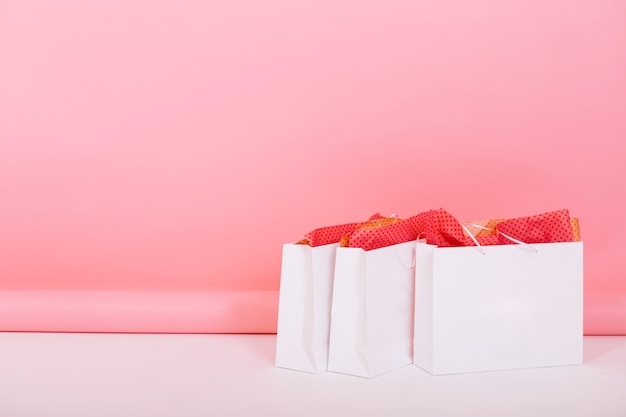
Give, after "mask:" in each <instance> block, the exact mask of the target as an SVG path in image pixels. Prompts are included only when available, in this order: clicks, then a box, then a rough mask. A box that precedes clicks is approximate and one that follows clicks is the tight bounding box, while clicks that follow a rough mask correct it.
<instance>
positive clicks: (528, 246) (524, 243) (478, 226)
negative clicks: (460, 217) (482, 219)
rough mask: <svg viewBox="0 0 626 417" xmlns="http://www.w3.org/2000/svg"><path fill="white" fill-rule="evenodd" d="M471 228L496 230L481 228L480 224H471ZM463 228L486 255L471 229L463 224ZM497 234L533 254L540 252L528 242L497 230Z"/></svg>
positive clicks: (487, 228) (486, 228)
mask: <svg viewBox="0 0 626 417" xmlns="http://www.w3.org/2000/svg"><path fill="white" fill-rule="evenodd" d="M470 226H472V227H476V228H477V229H482V230H489V231H492V232H493V230H494V229H490V228H489V227H484V226H480V225H478V224H473V223H470ZM461 227H463V230H465V231H466V232H467V234H468V235H469V236H470V237H471V238H472V240H473V241H474V243H476V246H478V247H479V250H480V251H481V253H482V254H483V255H484V254H485V251H484V249H483V247H482V246H480V244H479V243H478V240H476V237H475V236H474V235H473V234H472V232H470V231H469V229H468V228H467V227H465V225H463V224H462V225H461ZM496 232H497V233H498V234H500V235H502V236H504V237H505V238H507V239H509V240H510V241H511V242H515V243H517V244H518V245H522V246H524V247H526V248H528V249H530V250H532V251H533V252H539V251H538V250H537V248H535V247H534V246H532V245H529V244H528V243H526V242H522V241H521V240H517V239H515V238H513V237H511V236H509V235H507V234H506V233H502V232H501V231H499V230H496Z"/></svg>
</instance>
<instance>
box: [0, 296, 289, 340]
mask: <svg viewBox="0 0 626 417" xmlns="http://www.w3.org/2000/svg"><path fill="white" fill-rule="evenodd" d="M277 314H278V292H277V291H127V290H117V291H116V290H106V291H100V290H48V291H46V290H0V331H33V332H98V333H99V332H114V333H276V322H277Z"/></svg>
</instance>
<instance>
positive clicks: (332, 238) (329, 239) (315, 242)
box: [297, 213, 383, 247]
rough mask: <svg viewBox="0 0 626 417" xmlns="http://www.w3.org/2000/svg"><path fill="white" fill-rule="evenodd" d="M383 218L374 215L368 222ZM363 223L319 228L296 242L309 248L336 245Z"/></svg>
mask: <svg viewBox="0 0 626 417" xmlns="http://www.w3.org/2000/svg"><path fill="white" fill-rule="evenodd" d="M381 218H383V217H382V216H381V215H380V214H378V213H376V214H374V215H372V216H371V217H370V218H369V219H368V222H370V221H374V220H378V219H381ZM364 223H365V222H358V223H346V224H339V225H334V226H326V227H320V228H318V229H314V230H312V231H310V232H309V233H307V234H305V235H304V239H302V240H301V241H299V242H297V243H298V244H300V245H309V246H313V247H315V246H322V245H329V244H331V243H338V242H339V241H340V240H341V238H342V237H344V236H347V235H350V234H351V233H352V232H353V231H354V230H355V229H356V228H357V227H359V226H361V225H362V224H364Z"/></svg>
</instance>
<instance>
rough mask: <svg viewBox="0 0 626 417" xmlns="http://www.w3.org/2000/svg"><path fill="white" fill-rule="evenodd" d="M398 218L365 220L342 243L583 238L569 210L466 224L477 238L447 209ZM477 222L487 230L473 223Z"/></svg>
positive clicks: (498, 242) (457, 243)
mask: <svg viewBox="0 0 626 417" xmlns="http://www.w3.org/2000/svg"><path fill="white" fill-rule="evenodd" d="M394 220H395V221H393V222H388V221H387V223H385V221H381V220H379V221H378V223H377V222H370V223H364V224H361V225H359V226H357V227H355V228H354V230H353V231H352V232H350V234H349V235H348V236H347V238H348V239H346V237H344V238H343V239H342V243H345V242H346V241H347V244H344V245H343V246H348V247H352V248H361V249H363V250H366V251H367V250H373V249H378V248H382V247H385V246H391V245H396V244H399V243H404V242H408V241H411V240H416V239H418V238H419V237H423V238H425V239H426V242H427V243H429V244H431V245H436V246H438V247H454V246H475V245H476V242H475V240H476V241H477V242H478V243H479V244H480V245H484V246H489V245H508V244H514V243H515V242H514V241H512V240H510V239H509V238H507V237H506V236H505V235H507V236H509V237H512V238H514V239H516V240H519V241H522V242H524V243H556V242H573V241H579V240H580V231H579V227H578V219H572V218H570V215H569V211H568V210H567V209H564V210H557V211H552V212H547V213H542V214H536V215H532V216H525V217H518V218H514V219H495V220H487V221H478V222H472V223H470V224H468V225H467V226H465V227H466V228H467V229H468V230H469V232H470V233H472V235H473V238H472V236H470V235H469V234H468V233H467V232H466V231H465V230H464V226H463V225H462V224H461V222H459V220H457V219H456V218H455V217H454V216H453V215H451V214H450V213H448V212H447V211H446V210H444V209H439V210H429V211H425V212H422V213H420V214H418V215H416V216H413V217H410V218H408V219H394ZM389 223H390V224H389ZM476 224H478V225H479V226H482V227H485V229H487V230H485V229H481V228H478V227H475V226H472V225H476ZM483 225H484V226H483ZM376 226H379V227H376ZM573 226H574V227H573ZM472 230H474V231H475V232H474V231H472ZM499 232H501V233H499Z"/></svg>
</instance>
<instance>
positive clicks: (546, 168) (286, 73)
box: [0, 0, 626, 334]
mask: <svg viewBox="0 0 626 417" xmlns="http://www.w3.org/2000/svg"><path fill="white" fill-rule="evenodd" d="M625 19H626V3H625V2H622V1H617V0H615V1H609V0H598V1H594V2H589V1H584V0H571V1H568V2H562V1H556V0H548V1H546V0H542V1H538V0H533V1H517V2H499V1H486V0H479V1H474V2H465V1H460V0H458V1H410V0H398V1H382V0H381V1H367V2H363V1H357V0H339V1H326V0H323V1H309V0H304V1H302V0H301V1H276V0H271V1H263V2H260V1H252V0H232V1H208V2H207V1H193V0H179V1H169V0H160V1H147V0H146V1H144V0H124V1H121V0H114V1H107V2H85V1H77V0H76V1H72V0H59V1H56V2H47V1H41V0H19V1H18V0H6V1H2V2H1V3H0V309H2V311H3V318H2V320H1V321H0V326H2V330H77V331H89V330H102V331H110V330H112V331H115V330H116V329H117V330H127V331H142V330H145V331H194V330H195V331H251V332H255V331H258V332H272V331H274V330H275V324H276V296H275V294H276V291H277V290H278V283H279V274H280V256H281V244H282V243H284V242H288V241H293V240H296V239H299V238H300V237H301V236H302V235H303V234H304V233H305V232H307V231H309V230H310V229H312V228H314V227H318V226H323V225H328V224H333V223H343V222H349V221H357V220H362V219H365V218H367V217H368V216H369V215H370V214H372V213H374V212H377V211H380V212H381V213H384V214H388V213H391V212H395V213H398V215H400V216H408V215H412V214H415V213H417V212H419V211H423V210H427V209H431V208H439V207H444V208H446V209H447V210H448V211H450V212H451V213H453V214H455V215H456V216H457V217H459V218H460V219H461V220H472V219H477V218H488V217H513V216H521V215H527V214H534V213H539V212H544V211H549V210H556V209H560V208H569V209H570V210H571V213H572V215H574V216H577V217H579V218H580V221H581V229H582V235H583V240H584V242H585V293H586V297H585V314H586V315H585V331H586V333H588V334H594V333H596V334H597V333H626V279H625V278H624V276H625V273H626V257H625V256H624V249H626V239H625V237H626V221H625V219H624V213H625V212H626V185H625V184H626V181H625V180H624V178H626V164H625V163H624V160H625V158H626V77H625V76H624V74H626V26H625V25H624V24H623V22H624V20H625ZM48 290H50V291H49V292H50V294H53V295H50V297H48V298H46V296H45V294H46V291H48ZM89 290H98V291H104V292H105V293H106V294H109V293H107V292H106V291H111V290H114V291H120V294H121V293H123V292H125V293H126V295H123V296H122V295H120V296H119V297H118V298H116V297H115V296H112V297H113V298H111V299H109V298H106V297H104V298H102V297H100V296H98V295H97V294H98V293H97V292H87V293H85V291H89ZM76 291H78V293H79V294H92V295H87V296H85V297H93V303H85V302H84V301H83V302H79V301H78V300H79V299H81V297H83V296H80V295H76V294H77V293H76ZM256 293H258V294H259V297H258V298H255V296H254V294H256ZM16 294H19V295H16ZM42 294H44V295H42ZM59 294H61V295H59ZM63 294H65V295H63ZM128 294H131V295H128ZM142 294H144V295H142ZM145 294H148V295H145ZM150 294H159V295H157V296H153V295H150ZM167 294H171V295H172V297H171V298H168V297H167ZM181 294H182V295H181ZM193 294H205V295H204V296H205V297H206V302H202V301H201V300H200V299H198V298H197V296H196V295H193ZM268 294H270V295H268ZM271 294H273V295H271ZM33 297H34V298H33ZM37 297H43V298H37ZM55 297H56V298H55ZM129 297H130V298H129ZM133 297H136V298H133ZM150 297H153V298H150ZM154 297H156V298H154ZM159 297H162V298H159ZM44 299H45V300H47V301H42V300H44ZM84 299H85V298H82V300H84ZM190 299H193V300H195V301H193V302H194V303H195V304H194V305H196V307H195V308H196V310H193V311H191V310H189V309H187V310H185V313H184V314H182V313H181V314H182V315H180V320H178V321H176V320H169V321H167V320H166V321H165V322H163V321H162V317H161V316H159V315H158V314H157V313H155V311H157V310H158V308H156V307H155V306H158V305H164V304H168V303H170V304H172V303H173V304H176V303H182V304H183V305H185V303H187V302H188V301H189V300H190ZM16 300H23V302H22V301H20V302H18V301H16ZM29 300H30V301H29ZM33 300H38V301H37V302H36V303H35V302H34V301H33ZM103 300H104V301H103ZM107 300H108V301H107ZM111 300H113V301H111ZM137 300H139V301H137ZM155 300H157V301H155ZM168 300H169V301H168ZM185 300H187V301H185ZM241 300H244V301H241ZM245 300H248V301H245ZM259 300H264V301H259ZM29 303H31V304H29ZM32 303H35V304H36V305H39V306H41V305H47V306H48V307H46V308H47V310H46V309H44V310H45V311H46V312H47V313H45V314H44V312H43V310H37V309H33V308H31V307H32ZM46 303H48V304H46ZM59 303H60V304H63V305H65V306H68V305H74V308H75V309H74V310H71V309H70V310H71V314H70V312H67V314H65V315H64V313H63V311H66V310H63V309H58V308H56V307H55V306H56V305H58V304H59ZM116 303H118V304H120V305H122V304H123V305H125V306H127V307H128V306H144V307H141V308H140V307H135V310H133V308H131V307H128V308H129V310H128V311H129V313H128V316H129V317H130V316H133V315H134V316H133V317H135V316H140V317H143V318H141V320H139V319H138V321H137V320H136V321H137V324H136V325H131V326H130V327H125V328H124V329H122V328H121V327H123V326H121V325H120V326H117V327H116V326H115V325H113V326H111V324H110V323H111V320H121V321H123V320H122V318H120V317H118V316H117V314H118V313H119V310H115V308H114V307H115V305H116ZM124 303H126V304H124ZM216 305H219V306H222V307H223V308H221V307H220V308H215V306H216ZM81 306H82V307H81ZM94 306H98V307H94ZM146 306H148V307H146ZM68 308H69V307H68ZM125 308H126V307H125ZM98 309H100V310H98ZM224 309H226V310H228V309H230V310H228V311H230V312H231V313H229V314H225V313H224V311H226V310H224ZM233 309H234V310H235V311H234V310H233ZM107 311H108V313H106V312H107ZM111 311H113V312H111ZM124 311H126V310H124ZM177 311H178V310H177ZM190 311H191V313H190ZM194 311H196V312H197V313H198V314H199V315H198V314H196V315H194V314H192V313H193V312H194ZM233 311H234V312H233ZM76 314H79V315H80V314H87V315H89V314H91V315H92V316H93V317H92V318H93V320H92V321H88V322H87V323H84V320H83V321H81V322H80V323H79V322H78V321H77V319H75V317H76ZM107 314H109V315H107ZM152 314H153V315H152ZM185 314H186V315H185ZM144 316H145V317H147V318H145V317H144ZM176 317H178V316H176ZM189 317H196V319H197V320H198V323H197V326H195V327H193V326H191V328H190V327H189V326H188V325H187V324H185V323H188V321H186V320H191V319H190V318H189ZM198 317H201V319H198ZM63 320H65V322H64V321H63ZM142 320H143V321H142ZM145 320H148V321H150V320H152V323H153V324H152V325H151V326H152V327H150V326H147V325H142V323H144V324H145ZM155 321H156V322H158V323H157V325H156V327H154V326H155V325H154V322H155ZM130 322H131V323H135V322H133V321H132V320H130ZM63 323H65V324H63ZM81 323H82V324H81ZM90 323H91V324H90ZM46 326H47V327H46ZM107 326H108V327H107ZM133 326H134V327H133ZM159 326H160V327H159Z"/></svg>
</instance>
